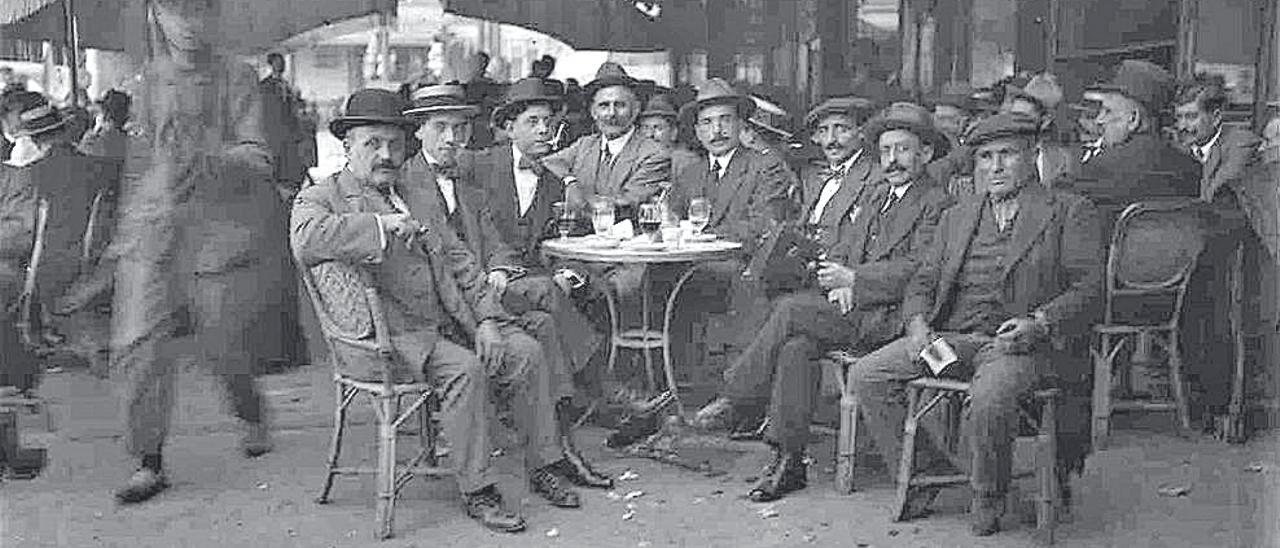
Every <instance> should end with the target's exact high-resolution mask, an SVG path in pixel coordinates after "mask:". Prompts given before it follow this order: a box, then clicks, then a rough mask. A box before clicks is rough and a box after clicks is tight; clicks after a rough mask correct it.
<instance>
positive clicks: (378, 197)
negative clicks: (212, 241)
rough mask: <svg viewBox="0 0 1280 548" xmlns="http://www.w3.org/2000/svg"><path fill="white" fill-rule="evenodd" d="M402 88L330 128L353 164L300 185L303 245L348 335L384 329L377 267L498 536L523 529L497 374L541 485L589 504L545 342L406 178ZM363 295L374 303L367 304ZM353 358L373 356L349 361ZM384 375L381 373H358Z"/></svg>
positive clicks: (543, 492) (402, 356)
mask: <svg viewBox="0 0 1280 548" xmlns="http://www.w3.org/2000/svg"><path fill="white" fill-rule="evenodd" d="M407 108H408V105H407V104H405V102H404V100H403V99H401V97H400V96H399V95H397V94H395V93H392V92H389V91H384V90H375V89H367V90H361V91H358V92H356V93H355V94H353V95H352V96H351V98H350V99H349V100H348V101H347V106H346V112H345V114H344V115H343V116H340V117H338V118H336V119H335V120H334V121H333V122H332V123H331V124H330V130H331V131H332V132H333V134H334V135H335V136H336V137H338V138H340V139H342V140H343V146H344V148H345V150H346V154H347V165H346V167H345V168H344V169H343V170H342V171H340V172H338V173H337V174H334V175H333V176H331V177H329V178H328V179H325V180H323V181H321V182H319V183H318V184H316V185H314V186H311V187H309V188H306V189H304V190H303V191H302V192H301V193H299V195H298V197H297V199H296V201H295V203H294V207H293V213H292V218H291V226H292V232H291V243H292V247H293V252H294V255H295V257H296V258H297V260H298V262H299V264H301V265H302V266H303V267H304V268H307V269H308V271H309V272H310V273H311V276H312V277H313V279H314V280H315V281H316V284H317V286H318V287H317V289H318V290H319V292H320V294H321V296H322V297H323V300H324V303H323V306H325V307H326V308H329V309H330V314H331V315H332V316H334V317H335V318H336V319H337V320H338V321H339V323H340V324H342V325H343V328H344V329H345V330H347V331H349V333H348V335H350V336H352V337H354V338H369V337H372V333H371V331H372V325H371V321H369V312H368V309H367V307H366V306H364V305H363V303H362V302H360V293H359V291H360V290H359V284H358V281H357V283H352V282H353V280H358V269H361V268H367V269H369V270H370V272H371V274H372V279H373V283H374V284H376V286H377V289H379V291H380V294H381V297H382V300H383V302H382V305H383V308H384V310H385V311H386V314H387V321H388V329H389V330H390V333H389V335H390V339H391V342H392V343H393V345H394V347H395V357H396V367H397V370H396V374H397V376H398V377H400V378H403V379H410V378H422V377H425V378H426V379H427V380H429V381H431V382H433V383H434V384H435V385H436V386H438V387H439V389H440V391H441V407H442V415H443V419H444V437H445V439H446V440H448V441H449V442H450V444H451V446H452V449H453V453H452V459H453V461H454V463H455V465H456V467H457V477H458V486H459V488H460V490H461V491H462V493H463V502H464V504H465V506H466V510H467V514H468V515H469V516H471V517H472V518H474V519H476V520H478V521H480V522H481V523H482V524H484V525H485V526H486V527H489V528H491V529H494V530H498V531H505V532H514V531H520V530H523V529H524V527H525V522H524V520H523V518H521V517H520V516H519V515H518V514H516V513H514V512H512V511H509V510H507V509H505V508H503V504H502V498H501V495H499V494H498V492H497V490H496V488H495V487H494V485H495V478H494V473H493V470H492V468H491V466H490V463H489V460H490V453H491V447H490V443H491V442H490V439H489V438H490V435H489V423H490V413H489V412H488V402H487V397H488V394H489V386H490V382H491V380H492V382H494V383H495V384H497V385H498V387H499V388H504V389H508V391H505V392H504V393H506V394H510V395H509V396H507V397H506V401H507V402H509V404H510V405H511V407H512V416H513V417H514V418H515V420H516V422H517V425H518V427H519V430H520V432H521V433H522V434H523V435H524V436H525V437H526V438H527V440H526V441H525V465H526V467H527V468H528V470H529V483H530V488H531V490H532V491H533V492H534V493H537V494H538V495H540V496H541V497H543V498H545V499H547V500H548V501H549V502H551V504H553V505H555V506H560V507H577V506H579V504H580V503H579V497H578V494H577V493H576V492H575V491H573V490H572V489H569V488H567V487H565V486H563V485H562V484H561V482H560V480H559V479H558V476H560V475H563V474H565V472H567V470H566V466H565V463H564V455H563V453H562V449H561V447H560V445H559V443H558V442H557V432H556V430H557V424H556V418H555V408H554V404H555V401H554V399H553V398H552V396H551V394H552V385H551V383H552V375H551V374H550V371H549V368H548V367H547V366H546V356H545V355H544V350H543V348H542V347H541V346H540V345H539V344H538V342H537V341H536V340H535V339H534V338H533V337H531V336H530V335H529V334H527V333H525V332H524V331H523V330H521V329H520V328H519V327H517V326H516V325H514V324H513V322H512V321H511V317H510V315H509V314H507V312H506V311H505V310H504V309H503V307H502V306H501V304H500V302H499V301H498V299H499V295H498V294H497V292H496V291H494V288H492V287H490V286H489V285H488V284H487V282H486V277H485V273H484V271H483V270H482V269H481V268H480V265H479V263H478V261H477V260H476V258H475V256H474V255H473V254H472V253H471V252H470V250H468V249H467V247H466V245H465V244H463V243H462V242H460V241H458V239H457V237H456V236H455V235H454V233H453V231H452V230H449V229H448V227H447V226H446V225H445V224H444V223H443V222H442V221H439V220H435V219H431V218H427V217H425V216H424V215H423V214H422V213H420V212H422V211H424V207H425V206H424V200H425V199H426V198H425V197H424V196H423V195H424V194H426V192H424V190H434V189H430V188H423V187H422V186H421V185H410V184H406V182H404V181H401V180H400V173H401V171H400V170H401V167H402V165H403V163H404V162H405V155H406V141H407V137H408V132H410V131H413V130H414V129H415V128H416V127H417V123H416V122H414V121H413V120H412V119H409V118H406V117H404V116H403V114H402V113H403V112H404V111H405V110H406V109H407ZM356 303H360V304H356ZM340 357H343V358H345V359H344V360H343V361H345V362H346V363H348V364H360V363H369V362H370V360H369V359H368V358H369V357H368V356H365V355H353V356H349V357H346V356H340ZM347 373H349V374H351V375H354V376H371V375H373V374H375V372H374V371H357V370H352V371H347Z"/></svg>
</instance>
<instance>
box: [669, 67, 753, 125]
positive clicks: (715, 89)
mask: <svg viewBox="0 0 1280 548" xmlns="http://www.w3.org/2000/svg"><path fill="white" fill-rule="evenodd" d="M712 105H730V106H732V107H735V108H736V109H737V111H738V116H740V117H742V119H743V120H747V119H749V118H751V115H752V114H754V113H755V111H756V103H755V101H752V100H751V98H750V97H748V96H746V95H743V94H742V93H740V92H738V90H736V89H733V86H731V85H729V82H726V81H724V80H723V79H721V78H712V79H710V80H707V81H706V82H704V83H703V84H702V85H701V86H698V95H697V96H695V97H694V98H693V101H690V102H689V103H688V104H686V105H684V106H682V107H680V120H681V121H682V122H684V123H686V124H690V123H693V120H694V119H695V118H697V117H698V112H699V111H701V110H702V109H703V108H705V107H709V106H712Z"/></svg>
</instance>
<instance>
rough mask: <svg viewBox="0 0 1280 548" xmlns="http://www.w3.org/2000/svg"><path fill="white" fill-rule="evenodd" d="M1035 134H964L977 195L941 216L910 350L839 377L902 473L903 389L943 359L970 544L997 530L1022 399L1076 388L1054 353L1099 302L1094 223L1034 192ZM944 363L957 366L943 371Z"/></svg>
mask: <svg viewBox="0 0 1280 548" xmlns="http://www.w3.org/2000/svg"><path fill="white" fill-rule="evenodd" d="M1037 133H1038V125H1037V123H1036V120H1035V119H1034V118H1032V117H1027V116H1025V115H1019V114H1014V113H1005V114H998V115H996V116H992V117H991V118H988V119H985V120H983V121H981V122H979V123H978V124H977V125H976V126H975V127H974V129H973V131H972V132H971V134H970V137H969V144H971V145H972V146H973V147H974V165H975V171H974V177H975V180H976V182H977V188H981V189H985V192H984V193H982V194H978V195H974V196H968V197H965V198H964V199H963V200H962V201H961V202H960V203H958V204H957V205H956V206H954V207H952V208H951V209H949V210H947V211H946V212H945V213H943V215H942V219H941V221H940V222H939V224H938V229H937V232H936V234H937V237H935V238H934V241H933V246H932V247H931V249H930V250H929V252H928V253H926V254H925V256H924V257H923V258H922V259H921V265H922V266H921V267H920V269H919V270H918V271H917V272H916V274H915V277H914V278H913V279H912V280H911V282H910V283H909V284H908V285H907V290H906V297H905V299H904V301H903V304H902V316H903V318H906V319H907V321H906V336H905V337H902V338H900V339H898V340H896V341H894V342H891V343H889V344H888V345H886V346H884V347H882V348H880V349H879V350H877V351H875V352H873V353H871V354H868V355H866V356H864V357H862V358H861V359H859V360H858V361H857V363H856V364H854V365H853V366H852V367H851V368H850V370H849V377H848V386H849V389H850V390H854V391H856V392H857V394H858V396H859V397H860V398H861V402H862V411H863V418H864V419H865V421H866V425H867V427H868V430H870V431H871V433H872V435H873V436H874V437H875V442H876V446H877V447H880V448H881V450H882V452H883V456H884V459H885V462H889V463H896V462H899V452H900V451H901V447H902V439H901V438H902V425H903V421H904V419H905V416H906V413H907V409H906V405H905V402H904V397H903V396H904V392H905V390H904V388H905V384H906V383H907V381H910V380H911V379H913V378H917V377H920V376H922V375H926V374H933V373H934V372H933V371H932V370H931V368H928V367H926V365H924V364H922V363H921V361H922V358H923V357H924V356H929V355H930V352H934V353H935V354H933V355H932V356H930V359H929V360H928V361H934V360H933V358H941V360H940V361H939V363H936V365H937V366H939V367H940V366H943V365H946V367H945V369H941V370H940V371H939V372H938V374H940V375H941V376H944V377H949V378H957V379H965V380H969V381H970V382H971V383H972V384H971V390H970V395H971V402H970V404H969V409H968V411H967V413H966V415H965V418H966V423H965V428H966V429H967V430H968V431H967V436H966V439H968V440H969V448H968V449H969V452H970V457H969V458H971V459H972V460H971V484H972V487H973V523H972V528H973V532H974V534H976V535H990V534H993V533H995V532H996V531H998V530H999V518H1000V516H1001V515H1002V514H1003V512H1004V508H1003V506H1004V496H1005V494H1006V492H1007V491H1008V487H1009V481H1010V479H1011V475H1012V449H1013V440H1014V436H1015V435H1016V434H1017V430H1018V401H1019V399H1020V398H1021V397H1022V396H1024V395H1026V394H1027V393H1029V392H1030V391H1032V390H1034V389H1036V388H1038V387H1039V386H1040V385H1041V383H1042V381H1044V380H1046V379H1048V378H1054V379H1055V380H1058V381H1061V382H1072V381H1073V380H1078V378H1080V377H1083V376H1084V375H1087V374H1088V360H1087V359H1086V360H1083V361H1075V360H1071V359H1066V356H1063V355H1059V354H1057V353H1056V352H1055V351H1054V349H1053V348H1052V347H1053V346H1056V345H1051V344H1050V340H1051V339H1055V340H1057V339H1058V338H1059V337H1070V336H1072V335H1076V334H1084V333H1087V332H1088V329H1089V325H1090V323H1092V320H1093V319H1094V316H1095V314H1094V312H1095V309H1096V306H1095V304H1096V301H1098V300H1099V299H1100V297H1101V296H1102V265H1103V253H1102V250H1103V247H1102V243H1101V240H1100V238H1101V235H1102V232H1101V228H1100V224H1099V217H1098V213H1097V211H1096V209H1095V208H1094V206H1093V205H1092V204H1091V203H1089V201H1088V200H1086V199H1084V198H1081V197H1079V196H1076V195H1073V194H1068V193H1063V192H1057V191H1053V190H1050V189H1046V188H1044V187H1042V186H1041V185H1039V184H1036V162H1035V158H1036V146H1035V144H1036V138H1037ZM935 329H936V330H937V332H935V331H934V330H935ZM938 339H941V341H940V342H939V341H938ZM926 347H931V348H929V349H928V350H926ZM948 347H949V348H950V351H948V350H947V348H948ZM950 353H954V354H955V357H956V358H957V359H956V360H955V361H954V363H951V364H949V365H947V364H946V361H948V360H946V358H948V357H950V356H948V355H947V354H950ZM1080 365H1083V367H1079V366H1080ZM1073 367H1075V368H1078V369H1073ZM917 440H918V441H917V444H918V447H920V449H921V451H922V452H923V454H922V455H919V456H918V457H917V462H918V463H920V466H921V467H922V468H925V469H931V471H933V472H943V473H945V472H949V471H952V470H953V468H952V467H953V466H954V465H953V464H952V463H951V462H949V461H948V460H947V459H946V458H945V457H944V456H943V453H942V452H940V451H939V450H938V449H937V448H936V447H935V446H934V445H933V444H932V443H931V440H930V439H929V436H928V435H927V433H924V434H923V435H920V436H919V437H918V438H917ZM937 490H938V487H932V486H929V487H920V488H917V489H916V490H914V491H913V492H912V493H911V494H910V496H909V499H908V500H909V508H908V512H907V513H908V516H909V517H919V516H921V515H923V514H924V513H925V512H926V511H927V507H928V505H929V503H930V502H931V501H932V500H933V498H934V497H935V496H936V494H937Z"/></svg>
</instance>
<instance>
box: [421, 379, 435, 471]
mask: <svg viewBox="0 0 1280 548" xmlns="http://www.w3.org/2000/svg"><path fill="white" fill-rule="evenodd" d="M435 402H436V398H435V396H432V397H431V399H430V400H428V401H427V402H426V403H423V404H422V407H419V408H418V448H419V449H420V450H422V451H425V452H426V461H427V466H431V467H436V466H439V465H440V463H439V460H440V459H439V458H438V457H436V429H435V428H434V427H433V426H432V425H431V406H432V405H434V404H435Z"/></svg>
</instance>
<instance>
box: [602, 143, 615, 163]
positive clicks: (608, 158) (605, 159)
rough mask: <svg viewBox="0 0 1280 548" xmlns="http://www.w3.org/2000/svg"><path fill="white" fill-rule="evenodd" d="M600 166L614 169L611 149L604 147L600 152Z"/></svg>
mask: <svg viewBox="0 0 1280 548" xmlns="http://www.w3.org/2000/svg"><path fill="white" fill-rule="evenodd" d="M600 165H603V166H609V167H613V154H612V153H611V152H609V147H607V146H606V147H604V150H601V151H600Z"/></svg>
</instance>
